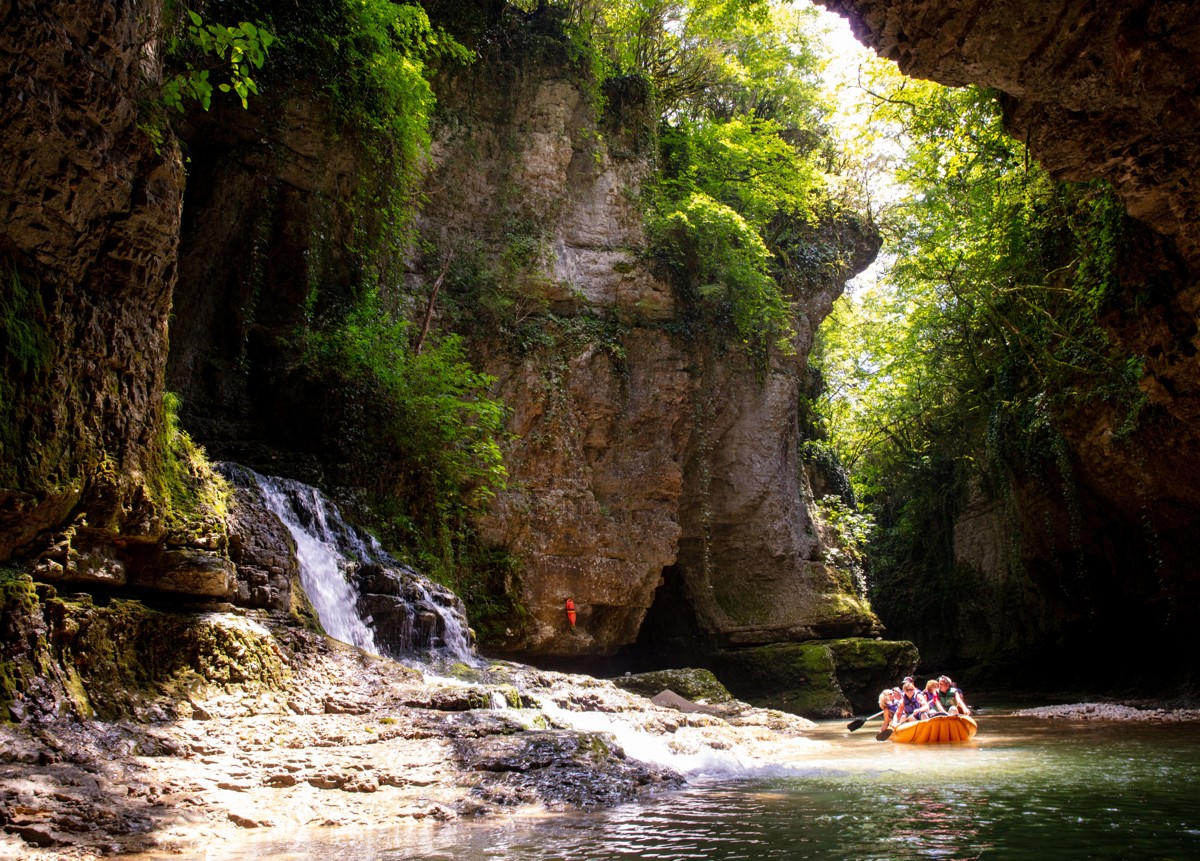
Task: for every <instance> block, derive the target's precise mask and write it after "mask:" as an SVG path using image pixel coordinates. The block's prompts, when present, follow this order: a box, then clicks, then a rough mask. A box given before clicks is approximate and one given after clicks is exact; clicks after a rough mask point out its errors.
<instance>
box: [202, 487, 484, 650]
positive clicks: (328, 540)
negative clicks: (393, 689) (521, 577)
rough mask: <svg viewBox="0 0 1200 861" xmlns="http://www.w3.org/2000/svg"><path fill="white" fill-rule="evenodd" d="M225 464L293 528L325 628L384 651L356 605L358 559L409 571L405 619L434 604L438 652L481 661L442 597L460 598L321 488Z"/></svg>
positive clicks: (305, 579) (304, 579) (305, 580)
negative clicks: (359, 524) (390, 550)
mask: <svg viewBox="0 0 1200 861" xmlns="http://www.w3.org/2000/svg"><path fill="white" fill-rule="evenodd" d="M226 471H227V472H228V473H230V474H231V476H232V477H233V478H234V479H235V480H238V481H240V482H241V483H243V484H249V483H253V484H254V485H256V486H257V487H258V489H259V491H260V493H261V494H262V498H263V503H264V504H265V505H266V507H267V508H269V509H270V510H271V511H272V512H274V513H275V514H276V515H278V516H279V519H280V520H282V521H283V524H284V526H286V527H287V529H288V531H289V532H290V533H291V534H292V538H293V539H294V540H295V542H296V556H297V561H298V563H299V567H300V583H301V585H302V586H303V587H304V591H305V593H307V595H308V598H309V600H310V601H311V602H312V605H313V609H314V610H316V612H317V617H318V618H319V619H320V620H321V625H322V626H323V627H324V628H325V631H326V633H328V634H329V636H331V637H333V638H334V639H337V640H341V641H342V642H345V643H349V644H350V645H352V646H357V647H358V648H360V649H363V650H364V651H367V652H370V653H372V654H374V655H382V654H383V650H382V649H381V647H380V644H379V641H378V639H377V638H376V636H375V633H374V630H373V629H372V627H371V623H372V620H371V619H370V618H367V619H364V618H363V617H362V616H361V615H360V613H359V609H358V598H359V594H358V590H357V588H356V587H355V585H354V583H353V582H352V581H351V579H350V577H349V574H348V572H349V571H350V570H352V569H353V568H354V567H355V564H356V563H375V564H378V565H381V566H383V567H385V568H389V569H392V570H393V572H397V574H398V572H401V571H404V572H407V573H406V574H405V581H404V582H405V583H406V584H407V585H406V587H405V588H409V587H411V588H413V589H414V590H415V592H416V595H415V596H414V595H410V596H409V597H410V598H412V599H413V600H412V601H411V602H406V603H405V606H406V607H407V611H408V613H409V621H410V623H411V622H413V621H415V618H416V612H417V610H421V611H422V612H424V611H425V610H432V611H433V612H434V613H436V614H437V615H438V616H439V617H440V619H441V627H440V632H441V642H440V644H438V645H437V646H436V649H435V652H436V655H435V657H437V658H443V659H450V660H454V661H461V662H464V663H467V664H477V663H478V662H479V659H478V658H477V657H476V656H475V655H474V652H473V649H472V646H471V639H470V634H469V632H468V630H467V627H466V625H465V619H464V618H463V617H462V616H460V614H459V613H458V612H455V610H454V609H453V608H452V607H448V606H447V603H451V604H457V603H458V602H457V599H455V598H453V596H450V595H449V594H448V593H446V592H444V591H439V590H441V587H439V586H435V585H433V584H432V583H431V582H430V581H428V580H425V579H424V578H421V577H420V575H418V574H416V573H415V572H412V571H411V569H407V568H406V567H405V566H403V565H401V564H400V563H398V562H397V561H396V560H395V559H393V558H392V557H391V556H389V555H388V554H387V552H386V551H384V549H383V547H382V546H380V544H379V542H378V541H376V540H375V539H374V538H373V537H371V536H369V535H367V534H366V533H363V532H360V531H359V530H357V529H355V528H354V527H353V526H351V525H350V524H349V523H347V522H346V521H345V520H344V519H343V518H342V515H341V512H340V511H339V510H338V508H337V506H336V505H334V504H333V503H332V502H331V501H330V500H329V499H328V498H327V497H326V496H325V495H324V494H323V493H321V491H319V490H317V489H316V488H315V487H312V486H310V485H307V484H303V483H302V482H299V481H294V480H292V479H288V478H279V477H278V476H265V475H261V474H259V473H257V472H255V471H254V470H251V469H247V468H246V467H242V466H237V465H233V464H230V465H229V466H228V467H226ZM410 574H411V578H409V575H410ZM435 591H436V592H437V593H438V594H437V595H436V596H435ZM439 598H440V600H439ZM414 605H416V606H415V607H414Z"/></svg>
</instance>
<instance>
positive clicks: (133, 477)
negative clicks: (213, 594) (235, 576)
mask: <svg viewBox="0 0 1200 861" xmlns="http://www.w3.org/2000/svg"><path fill="white" fill-rule="evenodd" d="M160 30H161V9H160V8H159V4H156V3H150V4H129V3H118V4H114V3H108V2H99V0H95V1H94V2H93V0H85V2H80V3H76V2H50V3H40V2H39V3H33V2H20V3H15V4H8V6H7V7H6V11H5V13H4V16H3V20H2V21H0V80H3V81H4V84H3V87H2V88H0V112H2V113H3V115H4V118H5V120H4V125H3V128H2V129H0V200H3V206H4V210H3V212H4V216H3V224H2V226H0V271H2V272H3V278H4V285H3V288H2V289H3V291H4V293H5V301H4V303H3V308H4V310H5V315H6V319H4V320H3V323H2V326H0V328H2V329H3V332H4V334H2V335H0V344H3V345H4V347H5V349H4V352H3V356H2V357H0V361H3V363H4V364H3V366H2V368H0V370H2V372H3V373H2V376H0V561H3V560H7V559H9V558H10V557H11V555H12V554H13V552H14V551H15V550H17V549H19V548H24V549H26V550H27V549H28V547H27V545H29V544H30V542H34V541H36V540H40V539H41V538H43V537H44V536H45V534H46V533H47V532H48V531H49V530H51V529H54V528H57V527H60V526H62V525H64V524H65V523H67V522H68V521H70V522H71V524H72V525H73V527H74V528H75V529H76V530H77V531H78V532H79V533H89V534H91V535H94V536H96V539H97V540H96V542H95V543H96V544H97V545H100V546H101V549H100V552H109V550H108V549H105V548H110V547H111V539H112V538H113V537H115V536H120V537H121V539H122V540H123V541H129V540H139V539H151V540H153V539H156V538H157V537H159V536H160V535H161V534H162V532H163V523H162V515H163V512H162V510H161V506H160V505H156V504H155V503H154V501H153V499H152V496H153V494H152V492H151V491H150V490H149V489H148V487H147V485H148V483H149V481H150V477H151V476H152V475H153V474H154V473H156V472H157V471H158V464H157V462H156V459H157V458H159V457H161V453H160V450H159V446H158V443H159V441H160V437H161V430H162V423H163V366H164V364H165V360H166V352H167V318H168V315H169V314H170V310H171V295H172V289H173V287H174V284H175V272H176V268H175V256H176V247H177V242H178V238H179V235H178V225H179V218H180V208H181V204H182V193H183V179H184V178H183V166H182V162H181V159H180V157H179V152H178V149H177V147H176V146H175V145H174V143H173V142H172V141H171V140H169V139H168V140H166V141H165V142H164V143H163V144H162V146H161V151H156V150H155V147H154V145H153V144H152V142H151V140H150V138H149V137H148V136H147V135H146V133H145V132H144V131H142V130H141V129H140V128H139V125H140V124H145V123H148V122H151V121H152V118H151V117H148V116H147V114H146V113H145V110H144V105H142V104H140V103H141V101H142V100H143V97H144V94H145V90H146V88H147V87H151V86H153V85H154V84H155V82H156V80H158V78H159V76H160V74H161V72H160V69H161V56H160V53H161V46H160V44H159V35H160ZM168 134H169V133H168Z"/></svg>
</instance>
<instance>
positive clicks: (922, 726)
mask: <svg viewBox="0 0 1200 861" xmlns="http://www.w3.org/2000/svg"><path fill="white" fill-rule="evenodd" d="M978 730H979V727H978V726H977V725H976V724H975V721H974V720H972V719H971V718H969V717H967V716H966V715H941V716H938V717H935V718H930V719H929V720H918V721H911V722H909V723H906V724H905V725H904V726H902V727H900V728H899V729H896V730H893V731H892V735H891V739H892V741H894V742H897V743H899V744H949V743H950V742H954V741H967V740H969V739H970V738H972V737H973V736H974V735H975V733H976V732H977V731H978Z"/></svg>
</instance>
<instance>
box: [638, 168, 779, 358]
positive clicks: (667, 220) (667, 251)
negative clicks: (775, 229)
mask: <svg viewBox="0 0 1200 861" xmlns="http://www.w3.org/2000/svg"><path fill="white" fill-rule="evenodd" d="M649 232H650V235H651V237H652V238H653V242H654V244H655V246H656V247H657V249H658V253H659V255H660V256H661V257H662V259H664V260H665V261H666V262H667V263H668V264H669V265H670V266H671V267H672V269H674V271H675V272H676V273H678V274H679V275H681V276H682V278H683V283H684V284H685V285H687V287H688V288H689V289H690V290H692V291H694V294H695V297H696V298H698V300H699V301H700V302H701V303H704V304H705V305H707V306H708V307H709V308H710V309H711V311H712V312H713V313H712V316H713V317H714V318H715V319H716V320H718V321H726V320H727V321H729V322H730V323H731V324H732V328H733V330H734V332H735V333H736V334H737V337H738V339H739V341H740V343H741V344H742V345H743V346H744V347H745V348H746V349H747V350H748V351H749V352H750V353H751V355H752V356H755V357H756V358H758V359H759V361H760V363H761V362H765V360H766V353H767V348H768V346H769V345H770V344H771V342H772V340H776V341H780V342H783V343H784V344H785V345H786V338H787V336H788V335H789V334H790V332H791V327H790V318H789V315H788V309H787V305H786V303H785V302H784V299H783V296H782V294H781V293H780V292H779V289H778V285H776V283H775V281H774V280H773V279H772V278H771V276H770V275H769V274H768V271H767V269H768V261H769V256H770V255H769V252H768V251H767V247H766V244H765V243H764V242H763V240H762V237H761V236H760V235H759V233H758V231H756V230H755V229H754V228H753V227H752V226H751V225H750V224H748V223H747V222H746V220H745V219H744V218H742V216H741V215H739V214H738V213H737V212H736V211H734V210H733V209H731V208H730V207H728V206H726V205H725V204H723V203H720V202H719V201H716V200H713V199H712V198H711V197H709V196H707V195H706V194H703V193H702V192H694V193H693V194H691V195H689V196H688V197H687V198H686V199H685V200H682V201H680V202H679V203H678V204H676V205H675V206H668V207H664V208H663V210H662V211H661V212H660V213H659V214H658V216H657V218H655V219H654V220H653V221H652V222H651V223H650V225H649Z"/></svg>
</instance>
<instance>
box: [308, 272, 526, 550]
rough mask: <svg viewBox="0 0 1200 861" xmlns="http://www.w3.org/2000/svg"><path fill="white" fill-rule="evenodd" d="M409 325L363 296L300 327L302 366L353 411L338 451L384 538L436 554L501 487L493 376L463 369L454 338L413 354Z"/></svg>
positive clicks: (372, 296) (501, 412)
mask: <svg viewBox="0 0 1200 861" xmlns="http://www.w3.org/2000/svg"><path fill="white" fill-rule="evenodd" d="M411 328H412V326H411V324H410V323H409V322H408V321H407V320H404V319H403V318H400V317H398V316H397V315H396V314H395V313H394V312H392V311H390V310H389V309H387V308H386V307H384V305H383V303H382V301H381V299H380V297H379V295H378V293H376V292H369V293H367V294H366V295H365V296H364V297H363V298H362V300H360V301H359V303H358V304H357V305H356V306H355V307H354V308H352V309H351V310H350V312H349V313H348V314H346V316H345V317H344V319H342V320H341V321H340V322H339V323H337V324H335V325H333V326H331V327H329V328H328V329H327V330H325V331H310V332H308V333H307V336H306V346H305V352H304V355H303V357H302V362H303V363H304V364H305V366H306V367H307V368H308V373H309V374H310V375H313V376H317V377H321V378H322V379H324V380H325V381H326V382H327V383H328V384H330V385H334V386H336V387H337V389H338V390H339V391H341V392H342V393H343V396H344V397H345V398H346V399H347V401H349V402H351V403H352V404H353V405H354V407H355V409H354V411H353V415H356V416H361V417H362V423H361V424H359V425H357V426H354V427H346V428H344V431H345V434H346V439H347V440H348V441H350V442H351V443H352V450H351V451H349V452H347V455H348V456H349V457H351V458H353V459H354V460H355V463H356V464H357V466H356V470H357V472H358V474H357V475H356V476H355V478H356V479H357V480H358V481H360V482H361V483H363V485H364V486H366V487H367V488H368V489H369V490H370V492H371V493H372V495H373V497H374V498H375V499H376V500H377V506H378V507H379V508H380V510H385V509H386V513H387V514H388V515H389V519H390V521H391V527H390V528H391V531H392V535H391V536H389V537H391V538H393V539H395V540H396V543H398V544H412V543H413V542H416V543H418V544H421V545H424V546H425V547H427V548H432V549H433V550H434V551H436V553H437V554H438V555H439V557H440V558H444V557H445V555H446V554H447V553H450V552H451V548H450V546H449V543H448V542H451V541H453V540H454V539H455V537H456V533H458V532H460V531H461V530H463V529H465V528H466V525H465V524H466V520H467V516H468V515H469V514H470V513H472V512H475V511H478V510H480V509H481V508H482V507H483V506H484V505H485V504H486V503H487V502H488V500H490V499H491V498H492V496H493V495H494V494H495V492H496V491H497V490H499V489H501V488H503V487H504V484H505V479H506V472H505V469H504V463H503V459H502V456H501V452H500V447H499V444H498V439H499V438H500V436H501V434H502V432H503V428H504V419H505V409H504V406H503V405H502V404H501V403H500V402H499V401H497V400H495V399H493V398H491V397H489V396H488V395H487V391H488V387H489V386H490V385H491V384H492V382H493V380H492V379H491V378H490V377H488V376H486V375H484V374H480V373H478V372H476V371H475V370H473V369H472V368H471V365H470V363H469V362H468V361H467V360H466V356H465V353H464V351H463V346H462V342H461V340H460V339H459V338H458V337H457V336H454V335H447V336H444V337H442V338H440V339H436V340H434V341H432V342H427V343H426V344H425V349H423V350H422V351H421V352H420V353H417V352H416V351H415V350H414V349H413V345H412V340H411ZM368 417H369V418H368Z"/></svg>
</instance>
